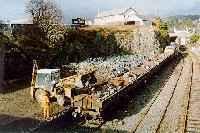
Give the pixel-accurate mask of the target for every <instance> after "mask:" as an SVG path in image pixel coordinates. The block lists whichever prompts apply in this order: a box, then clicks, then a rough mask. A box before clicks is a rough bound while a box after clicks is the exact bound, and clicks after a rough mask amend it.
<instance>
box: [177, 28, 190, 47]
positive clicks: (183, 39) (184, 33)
mask: <svg viewBox="0 0 200 133" xmlns="http://www.w3.org/2000/svg"><path fill="white" fill-rule="evenodd" d="M174 34H175V35H176V36H177V40H176V41H177V43H179V44H180V45H186V44H187V43H188V41H189V40H190V37H191V35H192V33H190V32H189V31H188V29H186V30H177V29H176V28H174Z"/></svg>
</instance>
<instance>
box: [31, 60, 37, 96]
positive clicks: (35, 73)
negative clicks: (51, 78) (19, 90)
mask: <svg viewBox="0 0 200 133" xmlns="http://www.w3.org/2000/svg"><path fill="white" fill-rule="evenodd" d="M37 70H38V65H37V61H36V60H33V71H32V80H31V90H30V94H31V97H32V98H35V96H34V93H35V82H36V77H37Z"/></svg>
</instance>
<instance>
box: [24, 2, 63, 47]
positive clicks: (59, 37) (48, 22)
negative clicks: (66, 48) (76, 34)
mask: <svg viewBox="0 0 200 133" xmlns="http://www.w3.org/2000/svg"><path fill="white" fill-rule="evenodd" d="M26 9H27V12H28V13H29V14H30V15H31V16H32V19H33V24H35V25H38V26H39V27H40V28H41V30H42V31H43V32H44V33H45V35H46V38H47V40H48V42H49V46H50V47H54V46H56V45H58V44H59V43H61V42H62V41H63V40H64V34H65V27H64V24H63V17H62V12H61V10H60V9H59V8H58V7H57V5H56V3H55V1H53V0H30V1H29V2H28V3H27V7H26Z"/></svg>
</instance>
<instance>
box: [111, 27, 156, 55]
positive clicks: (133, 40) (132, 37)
mask: <svg viewBox="0 0 200 133" xmlns="http://www.w3.org/2000/svg"><path fill="white" fill-rule="evenodd" d="M115 37H116V40H117V42H118V45H120V47H122V48H123V49H125V50H127V51H129V52H131V53H137V54H142V55H145V56H148V57H152V56H156V55H157V54H159V42H158V40H156V37H155V32H154V30H153V29H152V28H151V27H148V28H146V27H143V28H142V27H139V28H136V29H134V30H133V31H131V32H130V31H129V32H117V33H115Z"/></svg>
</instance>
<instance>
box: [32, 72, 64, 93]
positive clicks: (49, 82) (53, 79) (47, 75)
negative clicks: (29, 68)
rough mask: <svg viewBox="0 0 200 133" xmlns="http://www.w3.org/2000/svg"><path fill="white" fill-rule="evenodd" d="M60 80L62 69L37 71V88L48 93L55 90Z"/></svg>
mask: <svg viewBox="0 0 200 133" xmlns="http://www.w3.org/2000/svg"><path fill="white" fill-rule="evenodd" d="M59 80H60V69H39V70H37V76H36V82H35V88H42V89H44V90H46V91H53V88H54V87H55V85H56V84H57V83H59Z"/></svg>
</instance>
